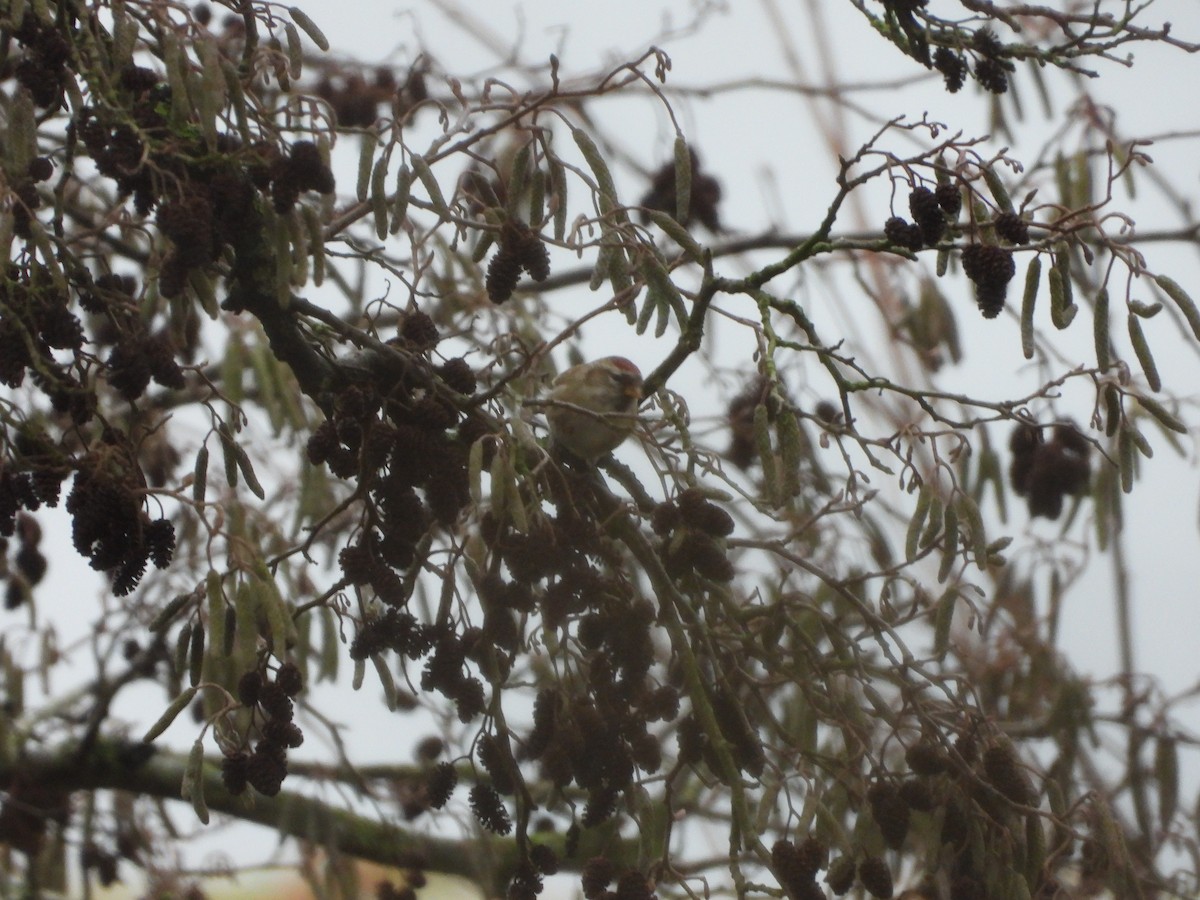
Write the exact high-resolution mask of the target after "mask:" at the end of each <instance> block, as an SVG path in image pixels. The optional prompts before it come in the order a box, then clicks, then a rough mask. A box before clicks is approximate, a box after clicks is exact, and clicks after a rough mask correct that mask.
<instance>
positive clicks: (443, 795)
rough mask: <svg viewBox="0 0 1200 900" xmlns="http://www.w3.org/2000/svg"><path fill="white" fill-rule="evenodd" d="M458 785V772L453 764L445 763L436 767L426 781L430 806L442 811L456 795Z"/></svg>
mask: <svg viewBox="0 0 1200 900" xmlns="http://www.w3.org/2000/svg"><path fill="white" fill-rule="evenodd" d="M457 785H458V772H457V771H456V770H455V768H454V766H453V765H452V764H451V763H448V762H443V763H438V764H437V765H436V766H434V767H433V768H432V769H431V770H430V772H429V774H428V775H427V776H426V779H425V786H426V793H427V794H428V797H429V805H430V806H431V807H432V808H433V809H441V808H442V807H443V806H445V805H446V803H447V802H448V801H449V799H450V795H451V794H453V793H454V788H455V787H456V786H457Z"/></svg>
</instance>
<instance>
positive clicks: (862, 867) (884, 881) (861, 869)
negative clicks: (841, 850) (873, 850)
mask: <svg viewBox="0 0 1200 900" xmlns="http://www.w3.org/2000/svg"><path fill="white" fill-rule="evenodd" d="M858 880H859V881H860V882H861V883H862V886H863V887H864V888H866V889H867V892H868V893H870V894H871V896H873V897H878V898H879V900H890V898H891V896H892V891H893V887H892V873H891V870H890V869H888V866H887V863H886V862H884V861H883V860H882V859H880V858H879V857H878V856H868V857H867V858H866V859H864V860H863V861H862V862H860V863H859V864H858Z"/></svg>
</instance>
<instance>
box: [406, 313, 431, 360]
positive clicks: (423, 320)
mask: <svg viewBox="0 0 1200 900" xmlns="http://www.w3.org/2000/svg"><path fill="white" fill-rule="evenodd" d="M400 336H401V337H403V338H404V339H405V340H406V341H408V342H409V343H410V344H411V345H412V346H413V347H415V348H417V349H418V350H432V349H433V348H434V347H436V346H437V344H438V341H439V340H440V336H439V335H438V330H437V325H435V324H434V321H433V319H431V318H430V317H429V314H428V313H424V312H421V311H420V310H417V311H416V312H411V313H409V314H408V315H406V316H405V317H404V321H403V322H402V323H401V325H400Z"/></svg>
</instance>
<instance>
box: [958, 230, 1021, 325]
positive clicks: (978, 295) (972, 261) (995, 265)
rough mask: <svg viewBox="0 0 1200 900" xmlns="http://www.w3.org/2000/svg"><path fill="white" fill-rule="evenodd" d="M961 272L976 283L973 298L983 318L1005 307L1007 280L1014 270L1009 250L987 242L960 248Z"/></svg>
mask: <svg viewBox="0 0 1200 900" xmlns="http://www.w3.org/2000/svg"><path fill="white" fill-rule="evenodd" d="M962 266H963V272H965V273H966V276H967V278H969V279H970V280H971V281H972V282H973V283H974V285H975V299H976V302H977V303H978V304H979V308H980V310H982V311H983V317H984V318H985V319H994V318H995V317H996V316H998V315H999V314H1000V310H1002V309H1003V308H1004V298H1005V295H1006V294H1007V293H1008V283H1009V282H1010V281H1011V280H1012V277H1013V275H1015V274H1016V271H1017V266H1016V263H1015V262H1013V254H1012V251H1011V250H1006V249H1005V248H1003V247H994V246H991V245H989V244H971V245H969V246H967V247H964V248H963V251H962Z"/></svg>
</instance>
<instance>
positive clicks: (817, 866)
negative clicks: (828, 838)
mask: <svg viewBox="0 0 1200 900" xmlns="http://www.w3.org/2000/svg"><path fill="white" fill-rule="evenodd" d="M796 855H797V857H798V858H799V860H800V871H801V872H803V873H804V874H805V875H806V876H807V877H809V878H814V877H815V876H816V874H817V873H818V872H819V871H821V870H822V869H824V868H825V866H826V864H827V863H828V862H829V847H828V846H826V844H825V843H824V841H821V840H819V839H818V838H815V837H813V836H812V835H809V836H808V837H806V838H805V839H804V840H802V841H801V842H800V844H799V845H798V846H797V847H796Z"/></svg>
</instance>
